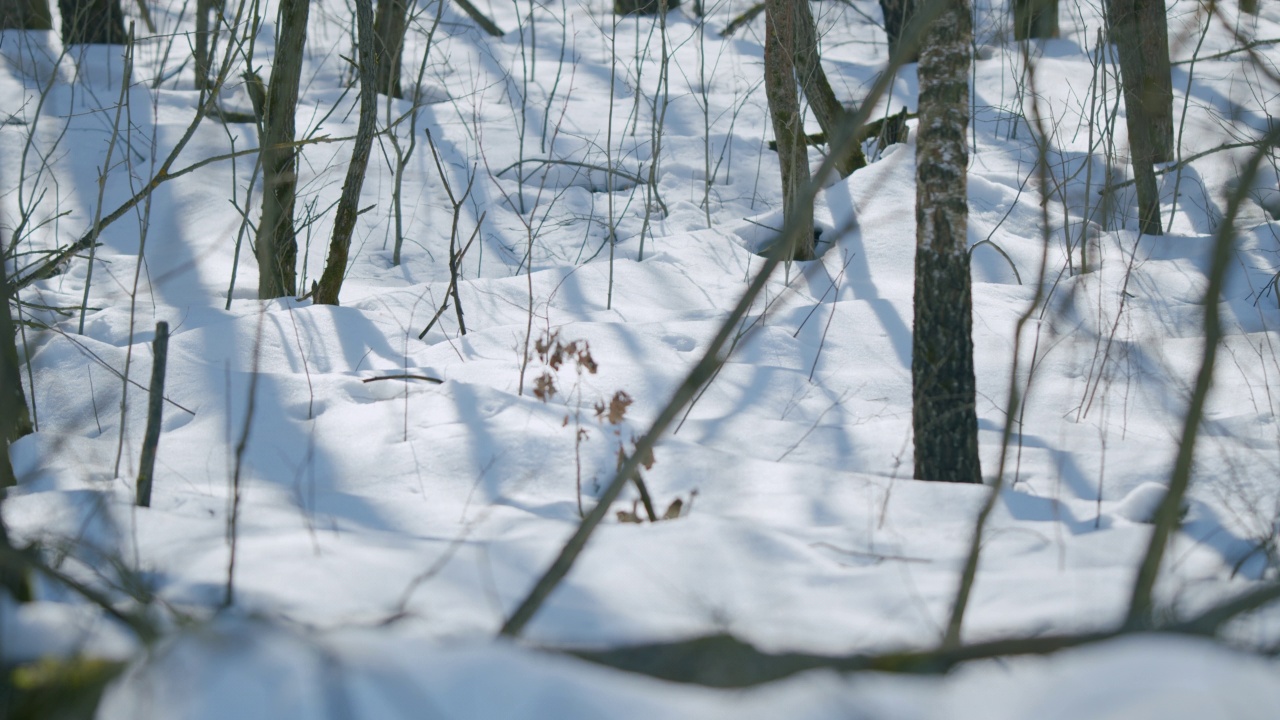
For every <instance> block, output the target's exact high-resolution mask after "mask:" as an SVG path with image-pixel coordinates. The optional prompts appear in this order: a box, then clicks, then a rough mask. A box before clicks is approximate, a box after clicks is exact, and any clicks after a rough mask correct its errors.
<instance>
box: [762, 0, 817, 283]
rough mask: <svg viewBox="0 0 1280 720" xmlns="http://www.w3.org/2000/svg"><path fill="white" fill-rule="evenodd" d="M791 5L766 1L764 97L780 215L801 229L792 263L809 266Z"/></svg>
mask: <svg viewBox="0 0 1280 720" xmlns="http://www.w3.org/2000/svg"><path fill="white" fill-rule="evenodd" d="M795 1H796V0H768V2H767V3H766V4H765V30H764V91H765V95H766V96H767V97H768V100H769V114H770V115H771V116H772V118H773V135H774V137H775V138H776V139H777V142H778V164H779V165H780V166H781V167H782V215H783V217H784V218H785V221H786V222H787V223H788V224H790V223H792V222H799V223H800V224H801V226H802V229H801V231H800V232H799V233H798V234H797V237H799V238H800V241H799V246H798V247H795V248H791V249H790V253H791V257H792V258H794V259H796V260H809V259H812V258H813V206H812V205H810V204H809V203H805V202H801V196H802V195H803V192H802V189H803V188H804V186H805V185H806V184H808V182H809V155H808V152H807V151H806V150H805V136H804V115H803V114H802V113H801V112H800V99H799V97H798V96H797V93H796V81H795V66H794V63H793V61H792V58H794V57H795V47H796V32H795V20H796V13H795V11H794V7H793V6H794V4H795Z"/></svg>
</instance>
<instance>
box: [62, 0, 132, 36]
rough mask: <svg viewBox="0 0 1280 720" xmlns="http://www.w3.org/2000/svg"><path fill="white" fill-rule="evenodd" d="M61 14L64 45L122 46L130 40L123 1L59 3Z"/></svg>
mask: <svg viewBox="0 0 1280 720" xmlns="http://www.w3.org/2000/svg"><path fill="white" fill-rule="evenodd" d="M58 12H59V13H61V15H62V42H63V44H65V45H123V44H125V43H126V42H128V41H129V36H128V35H127V34H125V31H124V12H123V11H121V10H120V0H58Z"/></svg>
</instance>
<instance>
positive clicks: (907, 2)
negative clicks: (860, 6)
mask: <svg viewBox="0 0 1280 720" xmlns="http://www.w3.org/2000/svg"><path fill="white" fill-rule="evenodd" d="M916 1H917V0H880V12H882V13H884V34H885V36H886V37H888V39H889V57H890V58H892V57H893V56H894V54H895V53H896V52H897V51H898V46H899V45H900V44H901V42H902V33H903V32H904V31H905V30H906V29H907V24H908V23H910V22H911V16H912V15H915V12H916ZM919 59H920V52H919V51H918V50H916V51H913V52H912V53H911V55H910V56H908V57H907V58H906V59H905V60H903V62H916V61H917V60H919Z"/></svg>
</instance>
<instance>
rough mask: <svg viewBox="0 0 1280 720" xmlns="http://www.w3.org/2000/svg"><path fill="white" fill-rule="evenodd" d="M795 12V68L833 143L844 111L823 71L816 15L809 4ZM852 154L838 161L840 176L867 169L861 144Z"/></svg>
mask: <svg viewBox="0 0 1280 720" xmlns="http://www.w3.org/2000/svg"><path fill="white" fill-rule="evenodd" d="M792 7H793V8H794V10H795V20H794V24H793V28H794V29H795V53H794V56H793V57H794V58H795V69H796V76H797V78H798V79H799V80H800V87H801V88H803V89H804V96H805V99H807V100H808V101H809V108H810V109H811V110H813V115H814V117H816V118H817V119H818V125H819V126H820V127H821V128H822V133H823V134H824V135H826V136H827V142H828V143H834V142H835V140H836V134H837V133H838V132H839V128H840V122H841V120H843V119H844V115H845V109H844V106H843V105H841V104H840V101H839V100H837V99H836V94H835V91H833V90H832V89H831V82H830V81H829V80H827V73H826V72H825V71H823V69H822V58H821V57H820V56H819V54H818V31H817V28H816V27H815V25H814V22H813V13H812V12H811V11H810V9H809V3H808V2H796V3H793V4H792ZM851 145H852V146H851V147H850V149H849V153H848V154H847V155H846V156H844V157H842V158H836V170H837V171H839V173H840V177H848V176H849V175H851V174H852V173H853V171H854V170H857V169H859V168H863V167H866V165H867V158H866V156H864V155H863V154H862V143H852V144H851Z"/></svg>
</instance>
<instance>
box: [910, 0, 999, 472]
mask: <svg viewBox="0 0 1280 720" xmlns="http://www.w3.org/2000/svg"><path fill="white" fill-rule="evenodd" d="M944 1H945V2H947V6H946V7H945V9H943V10H942V13H941V15H940V16H939V17H938V19H937V20H936V21H935V22H934V23H933V25H932V26H931V27H930V28H929V29H928V31H927V34H926V35H925V38H924V44H923V46H922V49H921V52H920V65H919V82H920V100H919V113H920V124H919V130H918V131H917V132H918V135H917V139H916V280H915V330H914V332H913V333H912V356H911V386H912V427H913V429H914V431H915V477H916V479H918V480H945V481H950V482H974V483H976V482H981V481H982V470H981V467H980V465H979V462H978V419H977V414H976V412H975V409H974V402H975V396H976V383H975V380H974V372H973V333H972V326H973V300H972V295H971V287H970V276H969V253H968V242H967V240H968V230H967V226H968V216H969V207H968V201H967V188H966V173H967V165H968V160H969V153H968V149H967V148H966V147H965V130H966V129H967V128H968V126H969V69H970V63H971V62H972V58H971V57H970V54H969V53H970V46H971V43H972V40H973V21H972V18H971V15H970V7H969V3H968V1H967V0H944Z"/></svg>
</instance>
